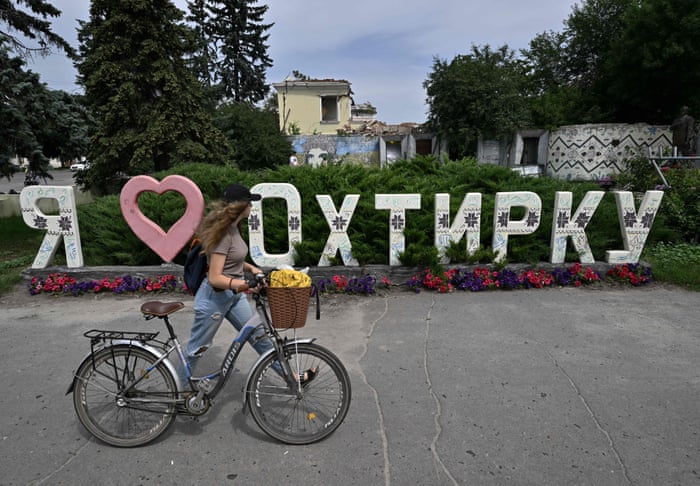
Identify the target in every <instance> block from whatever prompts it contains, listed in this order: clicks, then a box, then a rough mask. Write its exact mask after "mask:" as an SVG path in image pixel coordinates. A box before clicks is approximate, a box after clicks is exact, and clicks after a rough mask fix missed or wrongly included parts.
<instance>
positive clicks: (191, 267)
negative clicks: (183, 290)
mask: <svg viewBox="0 0 700 486" xmlns="http://www.w3.org/2000/svg"><path fill="white" fill-rule="evenodd" d="M206 274H207V255H206V254H205V253H202V242H201V241H200V240H199V238H195V239H194V240H192V244H191V245H190V251H189V252H187V257H185V267H184V269H183V278H184V279H185V285H187V290H188V291H189V293H190V295H194V294H196V293H197V290H198V289H199V286H200V285H202V280H204V277H205V275H206Z"/></svg>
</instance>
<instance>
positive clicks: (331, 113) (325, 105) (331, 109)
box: [321, 96, 338, 123]
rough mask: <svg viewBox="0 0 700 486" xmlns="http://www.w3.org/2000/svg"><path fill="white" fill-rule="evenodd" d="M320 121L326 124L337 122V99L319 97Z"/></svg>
mask: <svg viewBox="0 0 700 486" xmlns="http://www.w3.org/2000/svg"><path fill="white" fill-rule="evenodd" d="M321 121H322V122H328V123H337V122H338V97H337V96H322V97H321Z"/></svg>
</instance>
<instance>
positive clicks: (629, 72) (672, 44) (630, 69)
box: [604, 0, 700, 124]
mask: <svg viewBox="0 0 700 486" xmlns="http://www.w3.org/2000/svg"><path fill="white" fill-rule="evenodd" d="M631 3H632V5H630V7H629V8H628V10H627V12H626V14H625V18H624V23H623V27H622V32H621V35H620V37H619V40H618V41H617V42H616V43H615V44H614V45H613V46H612V48H611V50H610V53H609V55H608V58H607V63H606V66H605V67H606V73H605V74H606V91H605V93H604V94H605V96H606V101H607V102H608V103H609V104H610V105H611V106H613V107H614V115H615V120H617V121H623V122H639V121H647V122H649V123H664V124H666V123H670V122H671V120H673V119H674V118H675V117H676V116H678V112H679V109H680V108H681V106H683V105H687V106H689V107H690V109H691V113H693V114H695V116H696V117H697V115H698V114H700V97H698V87H699V86H700V48H699V46H700V2H698V1H697V0H644V1H640V2H636V1H635V2H631Z"/></svg>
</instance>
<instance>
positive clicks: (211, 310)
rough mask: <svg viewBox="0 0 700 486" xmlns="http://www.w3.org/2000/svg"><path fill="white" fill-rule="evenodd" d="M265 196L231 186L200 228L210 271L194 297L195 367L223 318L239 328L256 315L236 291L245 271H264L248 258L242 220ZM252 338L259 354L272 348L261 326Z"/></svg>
mask: <svg viewBox="0 0 700 486" xmlns="http://www.w3.org/2000/svg"><path fill="white" fill-rule="evenodd" d="M260 199H261V197H260V194H251V193H250V191H249V190H248V188H247V187H245V186H242V185H240V184H233V185H230V186H229V187H227V188H226V190H225V191H224V194H223V197H222V199H221V200H220V201H217V202H214V203H212V205H211V210H210V211H209V213H208V214H207V215H206V216H205V217H204V220H203V221H202V223H201V225H200V227H199V230H198V232H197V234H198V236H199V238H200V239H201V240H202V250H203V251H204V252H205V253H206V255H207V260H208V263H209V270H208V272H207V277H206V278H205V279H204V280H203V281H202V285H201V286H200V287H199V289H198V290H197V294H196V295H195V298H194V314H195V317H194V323H193V324H192V333H191V336H190V340H189V342H188V343H187V347H186V349H185V356H186V357H187V360H188V363H189V365H190V369H191V370H193V369H194V367H195V365H196V363H197V361H198V359H199V358H200V357H201V356H202V354H203V353H204V352H205V351H206V350H207V349H208V348H209V347H210V346H211V343H212V341H213V339H214V335H215V334H216V332H217V331H218V329H219V326H220V325H221V323H222V322H223V320H224V318H226V319H227V320H228V321H229V322H231V324H233V326H234V327H235V328H236V329H238V330H240V329H241V328H242V327H243V325H244V324H245V323H246V322H248V320H249V319H250V318H251V317H253V315H254V313H253V312H254V311H253V309H252V308H251V306H250V303H249V302H248V299H247V297H246V295H245V293H238V292H237V291H236V290H237V289H238V288H239V287H241V286H243V285H244V284H246V280H245V272H249V273H252V274H253V275H256V274H258V273H262V272H261V271H260V269H259V268H257V267H255V266H254V265H251V264H250V263H248V262H246V261H245V258H246V256H247V255H248V245H247V244H246V243H245V241H244V240H243V238H242V236H241V231H240V225H241V222H242V221H243V220H244V219H247V218H248V216H249V215H250V208H251V206H252V202H253V201H259V200H260ZM248 342H250V344H251V345H252V346H253V347H254V348H255V350H256V351H257V352H258V353H260V354H262V353H264V352H265V351H267V350H268V349H270V348H272V343H271V342H270V340H269V339H267V338H266V337H265V331H264V330H263V329H262V328H258V329H256V330H255V332H254V333H253V334H252V335H251V336H250V338H249V339H248ZM181 376H184V375H181Z"/></svg>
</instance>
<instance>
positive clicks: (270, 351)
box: [243, 338, 316, 413]
mask: <svg viewBox="0 0 700 486" xmlns="http://www.w3.org/2000/svg"><path fill="white" fill-rule="evenodd" d="M314 341H316V338H303V339H295V340H294V341H289V342H287V343H285V345H284V347H285V348H286V347H287V346H292V345H294V344H308V343H312V342H314ZM274 352H275V350H274V349H268V350H267V351H265V352H264V353H263V354H261V355H260V357H259V358H258V359H257V361H256V362H255V363H253V366H251V367H250V370H249V371H248V377H247V378H246V379H245V385H244V386H243V413H245V412H246V410H247V409H248V393H247V391H248V387H249V386H250V382H251V379H252V376H253V370H254V369H255V368H257V367H258V365H259V364H260V363H261V362H262V360H264V359H265V358H267V357H268V356H269V355H270V354H273V353H274Z"/></svg>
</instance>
